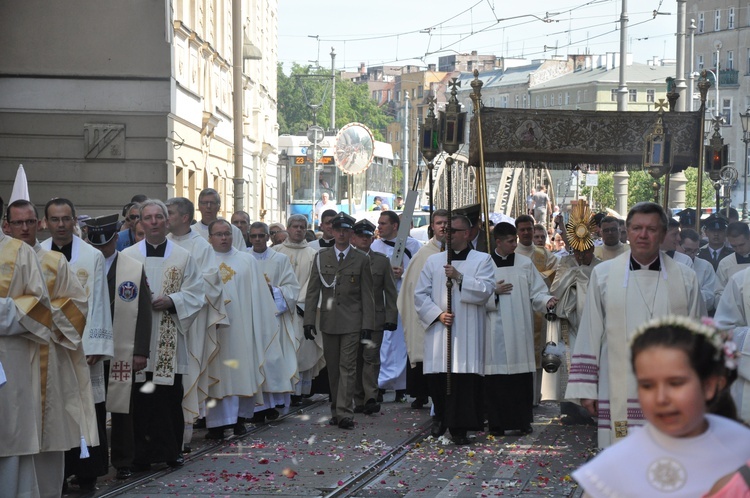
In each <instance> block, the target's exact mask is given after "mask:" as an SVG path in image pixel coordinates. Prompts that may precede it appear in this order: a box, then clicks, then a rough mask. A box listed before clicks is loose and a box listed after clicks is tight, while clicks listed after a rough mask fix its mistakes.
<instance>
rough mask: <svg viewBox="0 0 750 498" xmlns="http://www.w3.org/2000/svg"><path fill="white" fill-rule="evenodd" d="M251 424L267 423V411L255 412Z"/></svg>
mask: <svg viewBox="0 0 750 498" xmlns="http://www.w3.org/2000/svg"><path fill="white" fill-rule="evenodd" d="M250 423H251V424H256V425H257V424H265V423H266V411H265V410H263V411H262V412H255V413H254V414H253V418H251V419H250Z"/></svg>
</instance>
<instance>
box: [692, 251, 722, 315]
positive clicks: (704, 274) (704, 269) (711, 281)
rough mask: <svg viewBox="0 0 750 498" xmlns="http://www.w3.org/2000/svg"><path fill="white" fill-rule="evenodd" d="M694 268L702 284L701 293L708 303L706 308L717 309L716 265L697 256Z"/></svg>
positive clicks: (709, 309)
mask: <svg viewBox="0 0 750 498" xmlns="http://www.w3.org/2000/svg"><path fill="white" fill-rule="evenodd" d="M693 270H694V271H695V276H696V277H698V283H699V284H700V286H701V295H702V296H703V301H705V303H706V310H708V311H713V310H715V309H716V305H717V303H718V300H717V299H716V272H715V271H714V267H713V266H711V263H709V262H708V261H706V260H705V259H702V258H695V259H694V260H693Z"/></svg>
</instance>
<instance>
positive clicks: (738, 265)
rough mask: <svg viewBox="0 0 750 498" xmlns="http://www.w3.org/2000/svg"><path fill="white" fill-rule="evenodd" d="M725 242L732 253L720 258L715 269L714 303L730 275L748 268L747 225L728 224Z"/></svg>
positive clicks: (749, 240)
mask: <svg viewBox="0 0 750 498" xmlns="http://www.w3.org/2000/svg"><path fill="white" fill-rule="evenodd" d="M727 241H729V245H731V246H732V249H733V250H734V252H733V253H731V254H729V255H728V256H725V257H724V258H722V259H721V261H719V264H718V266H717V268H716V291H715V293H714V294H715V297H716V302H718V301H719V300H720V299H721V293H722V292H724V287H725V286H726V285H727V283H728V282H729V279H730V278H732V275H734V274H735V273H739V272H741V271H742V270H744V269H745V268H748V267H750V227H748V225H747V223H744V222H742V221H734V222H732V223H730V224H729V226H728V227H727Z"/></svg>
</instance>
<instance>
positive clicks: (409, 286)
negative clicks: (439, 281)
mask: <svg viewBox="0 0 750 498" xmlns="http://www.w3.org/2000/svg"><path fill="white" fill-rule="evenodd" d="M441 246H442V243H441V242H439V241H438V240H437V239H435V238H434V237H433V238H432V239H430V240H429V242H427V244H426V245H425V246H423V247H422V249H420V250H419V252H418V253H417V254H416V255H415V256H414V257H413V258H412V259H411V261H409V268H407V269H406V271H404V274H403V275H402V277H401V292H399V294H398V300H397V301H396V305H397V306H398V314H399V317H400V318H401V323H402V325H403V327H404V338H405V339H406V352H407V354H408V355H409V362H410V363H411V366H412V367H416V366H417V363H419V362H421V361H422V360H424V331H425V329H424V327H423V326H422V323H421V322H420V321H419V315H418V314H417V310H416V309H415V308H414V291H415V290H416V288H417V284H418V283H419V275H420V274H421V273H422V268H424V264H425V263H426V262H427V258H428V257H430V256H432V255H433V254H437V253H439V252H440V248H441Z"/></svg>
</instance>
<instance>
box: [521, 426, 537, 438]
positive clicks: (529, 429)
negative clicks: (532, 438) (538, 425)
mask: <svg viewBox="0 0 750 498" xmlns="http://www.w3.org/2000/svg"><path fill="white" fill-rule="evenodd" d="M518 432H520V433H521V435H522V436H525V435H527V434H531V433H532V432H534V428H533V427H531V426H528V427H526V428H525V429H521V430H520V431H518Z"/></svg>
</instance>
